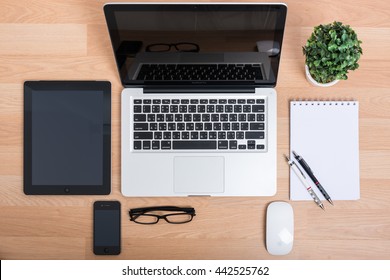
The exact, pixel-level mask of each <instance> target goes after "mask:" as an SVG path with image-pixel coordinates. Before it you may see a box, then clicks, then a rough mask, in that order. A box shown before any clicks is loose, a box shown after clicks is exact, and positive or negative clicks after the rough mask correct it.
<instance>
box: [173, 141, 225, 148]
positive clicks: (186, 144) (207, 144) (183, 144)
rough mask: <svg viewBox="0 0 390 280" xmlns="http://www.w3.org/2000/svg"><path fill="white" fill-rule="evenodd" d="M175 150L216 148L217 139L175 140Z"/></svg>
mask: <svg viewBox="0 0 390 280" xmlns="http://www.w3.org/2000/svg"><path fill="white" fill-rule="evenodd" d="M173 149H174V150H216V149H217V141H183V140H181V141H173Z"/></svg>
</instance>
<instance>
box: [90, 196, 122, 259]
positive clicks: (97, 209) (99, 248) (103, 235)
mask: <svg viewBox="0 0 390 280" xmlns="http://www.w3.org/2000/svg"><path fill="white" fill-rule="evenodd" d="M93 247H94V248H93V249H94V253H95V254H96V255H117V254H119V253H120V204H119V202H117V201H97V202H95V204H94V244H93Z"/></svg>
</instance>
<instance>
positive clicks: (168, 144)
mask: <svg viewBox="0 0 390 280" xmlns="http://www.w3.org/2000/svg"><path fill="white" fill-rule="evenodd" d="M170 149H171V141H161V150H170Z"/></svg>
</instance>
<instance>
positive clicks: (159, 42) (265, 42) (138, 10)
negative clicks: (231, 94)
mask: <svg viewBox="0 0 390 280" xmlns="http://www.w3.org/2000/svg"><path fill="white" fill-rule="evenodd" d="M105 15H106V19H107V24H108V28H109V32H110V37H111V41H112V46H113V49H114V52H115V57H116V61H117V65H118V68H119V73H120V76H121V80H122V83H123V85H125V86H126V85H132V84H133V85H134V84H144V81H140V80H137V76H135V75H134V71H131V69H132V67H133V69H134V63H135V61H136V58H137V57H139V56H140V55H141V54H142V53H145V52H148V53H151V52H152V53H155V54H157V55H160V56H161V54H163V53H168V52H170V53H171V52H182V53H194V54H196V53H199V54H215V53H233V54H237V55H239V54H240V53H251V52H252V53H258V52H263V53H264V54H265V55H266V56H265V58H266V59H268V62H267V65H269V67H266V68H265V72H266V73H265V75H264V80H262V81H256V82H258V83H259V84H260V85H265V86H275V85H276V78H277V74H278V68H279V60H280V55H281V47H282V38H283V31H284V25H285V18H286V6H284V5H274V4H256V5H250V4H247V5H241V4H239V5H234V4H204V5H201V4H199V5H189V4H187V5H186V4H181V5H175V4H170V5H169V4H168V5H167V4H165V5H164V4H152V5H148V4H141V5H136V4H108V5H106V6H105Z"/></svg>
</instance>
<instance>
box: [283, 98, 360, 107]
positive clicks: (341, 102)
mask: <svg viewBox="0 0 390 280" xmlns="http://www.w3.org/2000/svg"><path fill="white" fill-rule="evenodd" d="M290 103H291V105H293V106H297V105H298V106H309V105H311V106H316V105H317V106H320V105H323V106H356V105H357V101H356V100H355V99H336V100H335V99H332V100H330V99H329V100H324V99H293V100H291V101H290Z"/></svg>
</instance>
